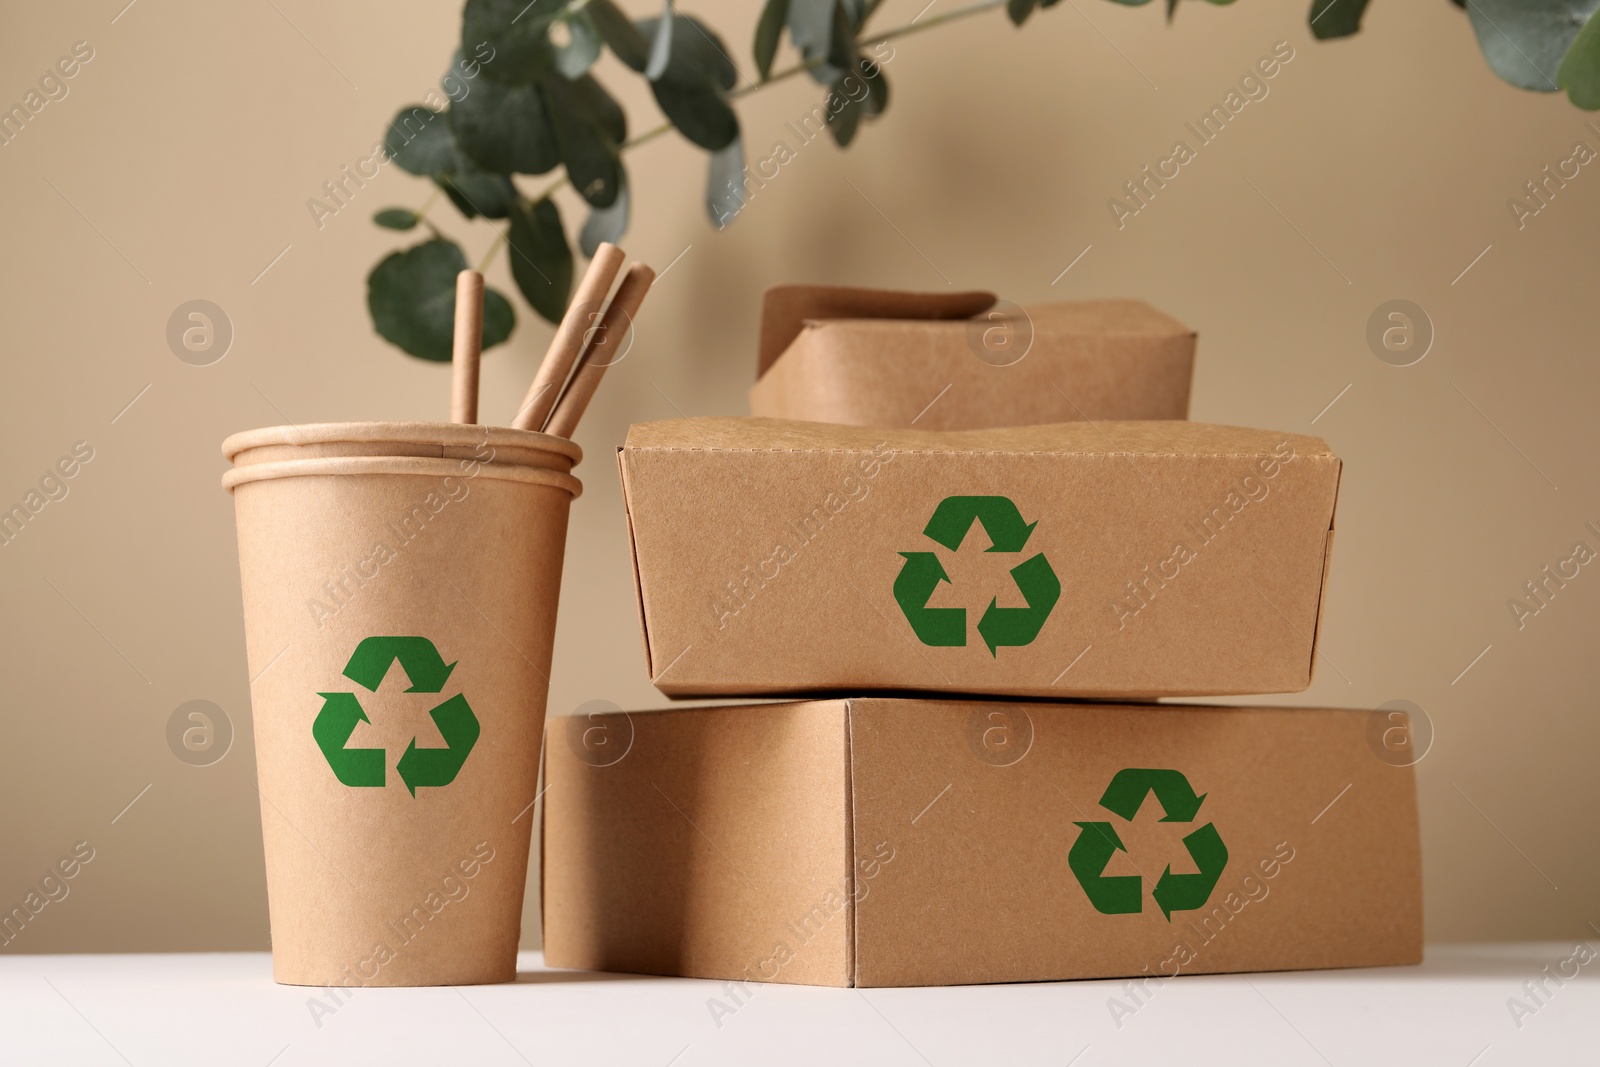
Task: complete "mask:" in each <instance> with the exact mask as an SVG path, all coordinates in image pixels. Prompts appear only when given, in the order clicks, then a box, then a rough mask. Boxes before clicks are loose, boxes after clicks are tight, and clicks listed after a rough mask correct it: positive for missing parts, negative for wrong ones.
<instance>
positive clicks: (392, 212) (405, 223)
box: [372, 207, 422, 230]
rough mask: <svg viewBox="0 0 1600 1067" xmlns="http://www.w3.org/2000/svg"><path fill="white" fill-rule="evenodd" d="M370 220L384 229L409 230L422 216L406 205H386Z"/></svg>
mask: <svg viewBox="0 0 1600 1067" xmlns="http://www.w3.org/2000/svg"><path fill="white" fill-rule="evenodd" d="M372 221H373V222H375V223H377V224H378V225H379V226H382V227H383V228H384V229H386V230H409V229H411V228H413V227H414V226H416V224H417V223H419V222H421V221H422V216H420V215H418V214H417V213H416V212H415V211H412V210H411V209H410V208H408V207H386V208H384V209H383V210H382V211H380V212H378V213H377V214H375V215H373V216H372Z"/></svg>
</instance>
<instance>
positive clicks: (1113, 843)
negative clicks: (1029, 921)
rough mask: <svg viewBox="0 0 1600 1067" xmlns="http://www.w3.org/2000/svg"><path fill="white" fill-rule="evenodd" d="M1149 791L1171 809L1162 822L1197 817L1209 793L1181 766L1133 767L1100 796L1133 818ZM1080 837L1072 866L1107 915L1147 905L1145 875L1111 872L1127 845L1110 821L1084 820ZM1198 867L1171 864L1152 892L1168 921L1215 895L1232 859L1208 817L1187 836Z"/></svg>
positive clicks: (1103, 802)
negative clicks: (1177, 868) (1179, 869)
mask: <svg viewBox="0 0 1600 1067" xmlns="http://www.w3.org/2000/svg"><path fill="white" fill-rule="evenodd" d="M1146 793H1154V794H1155V795H1156V800H1157V801H1159V802H1160V803H1161V808H1162V810H1163V811H1164V812H1166V816H1165V817H1164V818H1163V819H1162V820H1161V821H1162V822H1190V823H1192V822H1194V820H1195V817H1196V816H1197V815H1199V814H1200V803H1201V802H1202V801H1203V800H1205V794H1201V795H1200V796H1195V792H1194V789H1193V788H1192V787H1191V786H1190V785H1189V779H1187V778H1185V777H1184V776H1183V775H1182V774H1181V773H1180V772H1178V771H1161V770H1147V769H1144V768H1137V767H1130V768H1128V769H1127V770H1122V771H1118V772H1117V774H1116V777H1114V778H1112V779H1111V784H1110V785H1108V786H1106V791H1105V794H1104V795H1103V796H1102V797H1101V798H1100V806H1101V807H1102V808H1105V809H1106V810H1107V811H1109V812H1111V813H1112V814H1113V815H1120V816H1121V817H1122V818H1124V819H1127V820H1128V821H1129V822H1132V821H1133V817H1134V815H1135V814H1137V813H1138V811H1139V805H1141V804H1143V803H1144V798H1145V794H1146ZM1077 825H1078V827H1079V828H1080V829H1079V831H1078V839H1077V840H1076V841H1074V842H1073V844H1072V851H1071V852H1069V853H1068V854H1067V866H1069V867H1071V868H1072V873H1073V874H1074V875H1075V876H1077V879H1078V884H1079V885H1081V886H1082V887H1083V892H1084V894H1085V895H1086V896H1087V897H1088V898H1089V903H1090V904H1093V905H1094V910H1095V911H1098V912H1100V913H1101V914H1102V915H1129V914H1132V913H1134V912H1138V911H1141V910H1143V907H1144V889H1143V884H1142V883H1143V879H1142V878H1141V877H1140V876H1139V875H1137V874H1129V875H1114V876H1111V877H1107V876H1106V874H1105V869H1106V865H1107V864H1109V863H1110V862H1111V857H1112V856H1114V855H1116V854H1117V852H1118V851H1119V850H1120V851H1122V852H1126V851H1127V847H1126V846H1124V845H1123V843H1122V839H1121V838H1119V837H1118V836H1117V831H1116V830H1115V829H1113V828H1112V826H1111V824H1110V823H1109V822H1080V823H1078V824H1077ZM1183 844H1184V847H1186V848H1187V849H1188V850H1189V857H1190V858H1191V859H1193V860H1194V864H1195V867H1196V868H1197V872H1196V873H1193V874H1173V873H1172V864H1170V863H1169V864H1167V869H1166V870H1165V871H1163V872H1162V874H1161V877H1160V878H1159V879H1158V880H1157V881H1156V884H1155V889H1154V891H1153V892H1152V893H1151V895H1152V896H1153V897H1155V901H1156V905H1157V906H1158V907H1159V908H1160V909H1161V914H1162V915H1164V916H1166V919H1167V921H1168V922H1171V921H1172V913H1173V912H1175V911H1194V910H1196V909H1197V908H1202V907H1204V906H1205V903H1206V901H1207V900H1209V899H1211V891H1212V890H1213V889H1215V888H1216V887H1217V879H1219V878H1221V877H1222V869H1223V868H1224V867H1226V866H1227V865H1228V846H1227V845H1225V844H1223V843H1222V836H1221V835H1220V834H1218V833H1217V828H1216V826H1215V825H1213V824H1212V823H1206V824H1205V825H1204V826H1202V827H1200V828H1199V829H1198V830H1196V831H1194V832H1193V833H1191V834H1189V835H1188V836H1187V837H1185V838H1184V839H1183Z"/></svg>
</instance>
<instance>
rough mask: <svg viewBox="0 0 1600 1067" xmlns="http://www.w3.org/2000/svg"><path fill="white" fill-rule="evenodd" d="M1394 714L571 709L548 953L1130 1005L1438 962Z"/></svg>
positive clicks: (688, 972)
mask: <svg viewBox="0 0 1600 1067" xmlns="http://www.w3.org/2000/svg"><path fill="white" fill-rule="evenodd" d="M1374 716H1381V722H1379V723H1377V724H1376V726H1377V727H1378V730H1379V731H1381V730H1385V729H1393V728H1394V716H1393V714H1392V713H1388V712H1362V711H1332V710H1327V711H1324V710H1313V709H1305V708H1270V707H1250V708H1242V707H1240V708H1229V707H1208V706H1194V707H1180V706H1171V705H1160V706H1145V707H1133V706H1122V705H1094V704H1077V705H1073V704H1064V703H1042V702H1035V703H1022V704H1018V703H993V702H985V701H976V700H912V699H893V698H855V697H852V698H844V699H837V700H820V701H812V702H806V703H794V704H769V705H764V706H758V707H715V708H690V709H672V710H668V711H658V712H643V713H639V714H634V715H628V714H626V713H615V714H608V715H597V716H592V717H589V718H588V719H586V720H579V721H581V722H582V728H581V729H562V728H561V727H559V726H558V725H557V724H558V723H559V722H560V720H556V721H553V722H552V724H551V731H550V733H551V736H550V740H549V743H548V744H547V745H546V746H545V752H546V765H545V782H546V789H547V792H546V794H545V803H544V833H543V842H544V856H543V860H544V882H543V887H544V936H545V959H546V961H547V962H548V963H550V964H551V965H552V966H556V967H575V968H586V969H592V970H606V971H632V972H642V973H647V974H665V975H683V976H689V977H696V978H714V979H728V980H732V981H735V982H751V983H754V982H791V983H800V984H809V985H830V986H852V985H853V986H914V985H937V984H954V983H979V982H1020V981H1036V980H1052V979H1067V978H1110V977H1131V978H1137V979H1139V980H1140V981H1139V982H1138V983H1137V989H1138V994H1139V995H1138V996H1136V997H1129V998H1125V1003H1123V1005H1122V1009H1123V1012H1124V1013H1132V1012H1134V1011H1137V1010H1138V1009H1139V1008H1140V1007H1141V1006H1142V1005H1143V1004H1144V1003H1145V1002H1147V1001H1148V999H1149V998H1150V997H1151V996H1157V999H1159V996H1158V992H1159V989H1160V986H1161V985H1162V984H1163V983H1164V982H1165V981H1166V980H1168V979H1170V978H1172V977H1175V976H1177V975H1180V974H1204V973H1216V972H1227V971H1257V970H1293V969H1300V968H1319V967H1366V966H1377V965H1385V964H1403V963H1417V962H1420V961H1421V958H1422V902H1421V861H1420V855H1419V843H1418V825H1417V802H1416V792H1415V783H1414V779H1413V774H1412V770H1411V768H1410V767H1409V766H1395V765H1392V763H1391V762H1390V761H1386V760H1385V759H1384V758H1382V757H1381V756H1380V755H1379V754H1378V753H1379V751H1380V747H1381V746H1376V745H1375V742H1374V741H1373V740H1372V738H1373V737H1374V735H1375V731H1374V726H1375V723H1374V721H1373V717H1374ZM563 734H564V735H565V739H563ZM597 742H598V743H597ZM708 1006H709V1007H710V1009H711V1011H712V1013H713V1015H716V1014H717V1007H716V1005H715V1004H710V1005H708ZM723 1008H724V1009H725V1010H726V1011H728V1012H731V1011H733V1010H735V1008H736V1005H733V1004H726V1003H725V1004H723ZM1112 1011H1113V1014H1116V1012H1117V1009H1116V1008H1115V1007H1113V1008H1112Z"/></svg>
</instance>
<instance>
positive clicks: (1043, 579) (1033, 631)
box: [894, 496, 1061, 656]
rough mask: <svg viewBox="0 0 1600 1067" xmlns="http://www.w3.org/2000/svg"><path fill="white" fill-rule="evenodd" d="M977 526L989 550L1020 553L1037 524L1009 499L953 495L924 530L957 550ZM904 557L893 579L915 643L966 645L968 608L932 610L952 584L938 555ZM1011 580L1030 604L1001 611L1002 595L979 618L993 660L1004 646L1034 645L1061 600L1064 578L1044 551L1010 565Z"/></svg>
mask: <svg viewBox="0 0 1600 1067" xmlns="http://www.w3.org/2000/svg"><path fill="white" fill-rule="evenodd" d="M975 522H976V523H979V524H981V525H982V526H983V530H984V532H985V533H987V534H988V535H989V541H990V545H989V548H988V549H987V550H986V551H989V552H1012V553H1016V554H1018V555H1020V554H1021V553H1022V550H1023V549H1024V548H1025V547H1026V546H1027V544H1028V538H1029V537H1030V536H1032V534H1033V528H1034V527H1035V526H1037V525H1039V524H1038V523H1037V522H1025V521H1024V520H1023V518H1022V512H1021V511H1019V510H1017V505H1016V504H1014V503H1012V502H1011V500H1010V499H1009V498H1007V497H1003V496H951V497H946V498H945V499H943V500H941V501H940V502H939V506H938V507H937V508H935V509H934V511H933V518H931V519H929V520H928V525H927V526H926V527H925V528H924V529H923V531H922V532H923V534H924V535H926V536H927V537H929V538H930V539H932V540H933V541H935V542H937V543H938V544H941V545H943V546H944V547H945V548H948V549H949V550H950V551H952V552H955V551H958V550H959V549H960V547H961V542H962V540H963V539H964V538H965V537H966V536H967V531H968V530H970V529H971V528H972V524H973V523H975ZM900 555H902V556H904V557H905V563H904V564H903V565H902V566H901V568H900V574H899V576H897V577H896V578H895V580H894V598H895V600H896V601H898V602H899V604H900V610H901V611H903V612H905V616H906V621H907V622H909V623H910V624H911V631H912V633H914V634H916V635H917V640H919V641H921V642H922V643H923V644H925V645H935V646H958V645H965V644H966V643H967V609H966V608H930V607H928V601H930V600H931V599H932V598H933V594H934V591H935V590H937V589H938V588H939V583H940V582H948V581H950V576H949V575H948V574H946V573H945V569H944V565H943V564H941V563H940V562H939V557H938V556H937V555H935V554H934V553H932V552H902V553H900ZM1011 578H1012V580H1013V581H1015V582H1016V583H1017V589H1018V591H1020V592H1021V593H1022V597H1023V599H1024V600H1026V601H1027V604H1028V606H1027V607H1025V608H1002V607H1000V606H999V598H998V597H996V598H994V599H991V600H990V601H989V607H988V609H987V610H985V611H984V613H983V617H982V618H981V619H979V620H978V636H979V637H981V638H983V643H984V644H985V645H987V646H988V648H989V655H991V656H997V655H998V654H999V653H998V652H997V650H998V649H999V647H1000V646H1001V645H1013V646H1015V645H1026V644H1030V643H1032V641H1033V639H1034V638H1035V637H1038V636H1039V631H1040V630H1042V629H1043V628H1044V624H1045V620H1046V619H1048V618H1049V617H1050V612H1051V611H1052V610H1053V609H1054V608H1055V606H1056V601H1057V600H1059V599H1060V598H1061V579H1059V578H1057V577H1056V572H1055V569H1054V568H1052V567H1051V566H1050V561H1049V560H1047V559H1045V558H1044V553H1043V552H1040V553H1037V554H1035V555H1032V556H1029V557H1028V558H1027V559H1025V560H1023V561H1022V562H1021V563H1019V564H1017V565H1016V566H1015V567H1012V568H1011Z"/></svg>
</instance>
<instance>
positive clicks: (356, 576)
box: [223, 423, 581, 986]
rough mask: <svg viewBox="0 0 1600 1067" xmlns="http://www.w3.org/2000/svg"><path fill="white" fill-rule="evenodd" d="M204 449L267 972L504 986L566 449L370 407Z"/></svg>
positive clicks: (350, 980)
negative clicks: (223, 499)
mask: <svg viewBox="0 0 1600 1067" xmlns="http://www.w3.org/2000/svg"><path fill="white" fill-rule="evenodd" d="M223 452H224V455H226V456H227V457H229V458H230V459H232V460H233V461H234V466H233V467H232V468H231V469H230V470H229V471H228V472H227V473H226V474H225V475H224V477H223V486H224V487H225V488H227V489H228V490H230V491H231V492H232V493H233V497H234V504H235V512H236V517H237V524H238V539H239V569H240V578H241V581H242V585H243V593H244V620H245V638H246V644H247V651H248V659H249V670H250V679H251V704H252V710H253V717H254V721H255V744H256V766H257V775H258V785H259V789H260V793H261V823H262V835H263V838H264V843H265V849H266V867H267V896H268V904H269V909H270V914H271V924H272V955H273V972H274V975H275V977H276V978H277V980H278V981H280V982H285V983H290V984H295V985H330V984H331V985H344V986H363V985H435V984H462V983H475V982H503V981H510V980H511V979H512V978H514V977H515V973H516V951H517V940H518V935H519V932H520V926H521V912H522V896H523V887H524V883H525V879H526V874H527V860H528V848H529V836H530V830H531V823H532V819H531V818H530V817H529V811H530V809H531V806H532V802H533V799H534V797H535V795H536V780H537V777H538V772H539V766H538V753H539V744H540V738H541V736H542V729H543V720H544V708H545V694H546V685H547V680H548V675H549V670H550V654H551V643H552V638H553V635H554V627H555V619H556V600H557V594H558V592H559V589H560V581H561V562H562V551H563V548H564V545H565V541H566V530H567V512H568V508H569V505H570V503H571V501H572V500H573V498H575V497H576V496H577V495H578V493H579V492H580V491H581V486H580V485H579V482H578V480H577V479H576V478H574V477H573V476H572V475H571V474H570V473H569V470H570V468H571V467H572V465H573V463H574V462H576V461H577V459H578V458H579V455H580V453H579V450H578V448H577V446H576V445H574V444H572V442H570V441H566V440H561V439H558V438H555V437H550V436H546V435H545V434H542V433H534V432H529V431H520V430H510V429H492V428H487V427H482V426H468V425H439V424H427V423H366V424H338V425H332V424H329V425H319V426H299V427H296V426H284V427H276V428H273V429H267V430H257V431H252V432H250V433H244V434H238V435H235V436H234V437H230V438H229V439H228V440H227V441H226V442H224V444H223Z"/></svg>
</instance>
